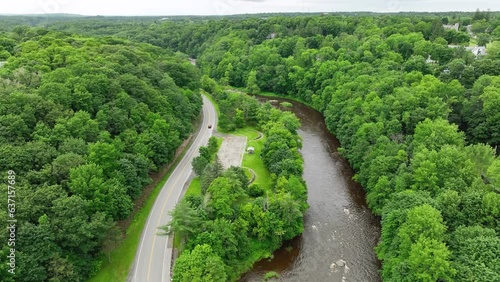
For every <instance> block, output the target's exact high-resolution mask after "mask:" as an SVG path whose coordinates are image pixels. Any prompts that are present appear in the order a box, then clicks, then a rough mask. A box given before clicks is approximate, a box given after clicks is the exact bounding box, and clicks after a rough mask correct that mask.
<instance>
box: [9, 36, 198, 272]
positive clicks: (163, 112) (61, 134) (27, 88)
mask: <svg viewBox="0 0 500 282" xmlns="http://www.w3.org/2000/svg"><path fill="white" fill-rule="evenodd" d="M0 45H1V46H2V47H1V48H2V49H3V50H2V52H3V53H5V54H6V55H8V59H7V61H8V63H7V64H5V65H4V66H3V67H2V68H1V69H0V83H1V85H2V87H1V88H0V101H1V102H0V128H1V130H0V132H1V133H0V159H1V160H2V161H1V162H0V171H2V175H3V176H6V175H7V173H6V171H7V170H12V171H14V172H15V173H16V175H17V178H16V179H17V183H16V189H17V193H16V195H17V197H16V206H17V210H16V218H17V220H18V226H20V227H19V228H18V230H17V237H16V246H15V247H16V261H17V262H18V263H17V265H16V275H15V276H12V275H10V274H7V265H6V264H2V265H1V266H0V267H1V268H0V271H1V272H2V275H1V279H0V280H2V281H85V280H86V279H87V278H89V277H91V276H92V275H94V273H95V272H96V271H97V270H98V269H99V263H100V260H99V254H100V252H101V250H104V249H106V248H107V247H108V246H109V245H113V244H114V242H113V241H114V240H116V236H115V235H114V234H116V228H117V224H116V222H117V221H119V220H123V219H126V218H127V217H128V216H129V214H130V213H131V211H132V209H133V201H134V200H135V199H137V198H138V197H139V196H140V195H141V192H142V189H143V187H144V186H145V185H146V184H148V183H149V182H150V181H151V178H150V176H149V173H150V172H155V171H157V170H158V169H159V168H160V167H161V166H163V165H165V164H167V163H169V162H170V161H171V160H172V157H173V156H174V153H175V151H176V149H177V147H178V146H179V145H180V144H181V142H182V141H183V140H184V139H185V138H186V137H187V136H188V135H189V133H190V132H191V130H192V121H193V120H194V119H195V118H196V117H197V116H198V113H199V111H200V109H201V96H200V95H199V93H198V91H197V89H198V87H199V78H200V74H199V71H198V70H197V69H195V68H194V67H193V66H192V65H191V64H189V62H187V59H186V58H185V56H182V55H179V54H175V53H173V52H170V51H167V50H165V49H162V48H160V47H155V46H152V45H149V44H145V43H132V42H130V41H126V40H122V39H117V38H90V37H81V36H77V35H72V36H69V35H66V34H62V33H59V32H51V31H48V30H43V29H36V30H34V29H28V28H23V29H17V30H16V31H15V32H12V33H6V34H4V35H2V36H1V37H0ZM4 172H5V173H4ZM3 176H2V179H3V178H4V177H3ZM1 190H2V193H5V194H6V193H7V191H6V190H7V187H6V186H4V185H2V186H1ZM6 212H7V210H6V209H2V210H1V211H0V215H1V217H2V218H6V216H7V214H6ZM5 231H6V229H3V231H2V238H3V237H4V236H5V237H6V236H7V233H6V232H5ZM8 253H9V247H8V246H7V245H4V244H2V249H1V250H0V256H2V257H6V256H7V254H8Z"/></svg>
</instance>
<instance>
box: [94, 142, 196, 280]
mask: <svg viewBox="0 0 500 282" xmlns="http://www.w3.org/2000/svg"><path fill="white" fill-rule="evenodd" d="M193 140H194V138H193ZM191 143H192V142H190V143H189V144H188V145H187V146H186V148H185V149H184V151H183V152H182V154H181V155H180V156H179V157H178V158H177V160H176V161H175V162H174V164H173V165H172V166H171V167H170V169H169V170H168V172H167V174H166V175H165V176H163V177H162V178H161V180H160V182H159V183H158V184H157V185H156V186H155V188H154V189H153V191H151V194H150V196H149V198H148V199H147V200H146V202H145V203H144V205H143V206H142V208H141V209H140V210H139V212H137V214H136V215H135V216H134V219H133V220H132V223H131V224H130V226H129V227H128V229H127V232H126V236H125V238H124V240H123V241H122V242H121V244H120V246H119V247H118V248H116V249H115V250H114V251H112V252H111V254H110V260H109V261H108V259H107V258H103V259H102V265H101V268H100V270H99V272H97V274H96V276H94V277H93V278H91V279H90V280H89V282H109V281H126V280H127V276H128V273H129V271H130V268H131V266H132V263H133V261H134V259H135V254H136V252H137V246H138V245H139V241H140V237H141V235H142V230H143V229H144V225H145V224H146V220H147V219H148V216H149V213H150V211H151V209H152V208H153V205H154V202H155V200H156V197H158V194H159V193H160V191H161V188H162V187H163V185H165V182H166V181H167V179H168V178H169V177H170V174H172V171H173V170H174V169H175V168H176V167H177V165H178V163H179V162H180V160H182V158H183V157H184V155H185V154H186V152H187V150H188V149H189V147H190V146H191Z"/></svg>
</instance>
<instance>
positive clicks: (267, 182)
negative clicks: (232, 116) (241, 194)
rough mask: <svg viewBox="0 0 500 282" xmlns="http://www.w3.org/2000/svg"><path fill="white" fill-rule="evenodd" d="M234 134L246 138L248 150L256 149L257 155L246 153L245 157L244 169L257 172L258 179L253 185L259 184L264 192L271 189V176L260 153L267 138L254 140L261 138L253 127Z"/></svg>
mask: <svg viewBox="0 0 500 282" xmlns="http://www.w3.org/2000/svg"><path fill="white" fill-rule="evenodd" d="M232 134H234V135H239V136H246V137H247V138H248V139H247V148H248V147H254V148H255V153H253V154H249V153H247V152H245V154H244V155H243V164H242V166H243V167H249V168H251V169H253V170H254V171H255V174H256V178H255V181H254V182H253V183H252V184H257V185H259V186H261V187H262V188H264V190H269V189H271V183H272V180H271V174H270V173H269V171H268V170H267V168H266V167H265V166H264V161H263V160H262V159H261V158H260V153H261V152H262V149H263V148H264V143H265V142H266V136H262V138H260V139H258V140H254V139H256V138H258V137H259V132H258V131H257V130H255V128H253V127H245V128H241V129H237V130H236V131H234V132H233V133H232Z"/></svg>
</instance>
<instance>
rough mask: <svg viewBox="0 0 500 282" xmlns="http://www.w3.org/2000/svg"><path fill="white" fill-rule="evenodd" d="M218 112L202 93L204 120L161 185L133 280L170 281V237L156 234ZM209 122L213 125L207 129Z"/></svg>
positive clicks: (131, 275)
mask: <svg viewBox="0 0 500 282" xmlns="http://www.w3.org/2000/svg"><path fill="white" fill-rule="evenodd" d="M216 122H217V114H216V112H215V108H214V106H213V104H212V103H211V102H210V100H208V99H207V98H205V97H204V96H203V123H202V125H201V130H200V132H199V133H198V135H197V136H196V138H195V140H194V142H193V144H192V145H191V147H190V148H189V149H188V151H187V153H186V155H185V156H184V158H182V160H181V161H180V162H179V164H178V165H177V167H176V168H175V170H174V171H173V172H172V174H171V175H170V177H169V179H168V180H167V182H166V183H165V185H164V186H163V188H162V190H161V192H160V194H159V195H158V198H157V199H156V202H155V204H154V206H153V209H152V210H151V213H150V214H149V218H148V221H147V222H146V225H145V227H144V230H143V233H142V237H141V241H140V242H139V248H138V249H137V254H136V257H135V261H134V265H133V266H132V269H131V272H130V274H129V279H128V280H129V281H133V282H167V281H170V263H171V257H172V240H171V238H169V237H163V236H157V235H156V233H158V232H159V231H160V230H159V229H158V227H159V226H162V225H165V224H167V223H168V222H169V221H170V216H169V215H168V212H169V211H170V210H172V209H173V208H174V207H175V205H176V203H177V201H178V200H179V197H180V195H181V192H182V188H183V187H184V184H185V183H186V181H187V180H188V178H189V175H190V174H191V171H192V168H191V160H192V159H193V158H194V157H196V156H197V155H198V154H199V153H198V148H199V147H200V146H206V145H207V143H208V138H210V136H211V135H212V130H213V129H214V128H216ZM209 124H212V125H213V128H212V129H208V125H209Z"/></svg>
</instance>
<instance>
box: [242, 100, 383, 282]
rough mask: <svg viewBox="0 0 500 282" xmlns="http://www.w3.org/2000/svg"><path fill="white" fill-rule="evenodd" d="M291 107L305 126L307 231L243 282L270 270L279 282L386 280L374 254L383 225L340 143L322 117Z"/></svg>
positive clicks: (309, 110) (301, 107) (288, 243)
mask: <svg viewBox="0 0 500 282" xmlns="http://www.w3.org/2000/svg"><path fill="white" fill-rule="evenodd" d="M261 99H263V100H265V98H261ZM278 101H280V102H281V101H285V100H280V99H278ZM288 102H291V103H292V104H293V107H292V108H291V110H292V111H293V112H294V113H295V114H296V115H297V116H298V117H299V118H300V120H301V122H302V127H301V128H300V130H299V134H300V136H301V137H302V139H303V148H302V155H303V157H304V179H305V180H306V182H307V186H308V194H309V200H308V201H309V206H310V208H309V210H308V211H307V214H306V216H305V231H304V233H303V234H302V235H301V236H300V237H298V238H295V239H294V240H292V241H290V242H287V243H285V245H284V246H283V247H282V248H281V249H279V250H277V251H276V252H275V253H274V258H273V259H272V260H263V261H260V262H258V263H256V264H255V266H254V268H253V269H252V270H251V271H250V272H249V273H247V274H245V275H244V276H243V277H242V279H241V281H242V282H253V281H262V280H263V276H264V274H265V273H266V272H268V271H276V272H278V273H279V274H280V279H279V280H280V281H310V282H320V281H334V282H335V281H339V282H340V281H376V282H377V281H381V279H380V275H379V274H378V271H379V268H380V263H379V261H378V260H377V258H376V256H375V252H374V250H373V248H374V247H375V245H376V244H377V242H378V239H379V236H380V224H379V219H378V218H377V217H375V216H374V215H373V214H372V213H371V212H370V210H369V209H368V207H367V206H366V202H365V194H364V191H363V188H362V187H361V186H360V185H359V184H357V183H355V182H354V181H353V180H352V176H353V172H352V170H351V168H350V167H349V164H348V163H347V161H346V160H344V159H343V158H342V157H340V156H339V154H338V153H337V148H338V146H339V143H338V141H337V139H336V138H335V137H334V136H333V135H331V134H330V133H329V132H328V130H327V129H326V127H325V122H324V119H323V117H322V115H321V114H320V113H319V112H317V111H315V110H313V109H311V108H308V107H306V106H304V105H302V104H299V103H296V102H292V101H288Z"/></svg>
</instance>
